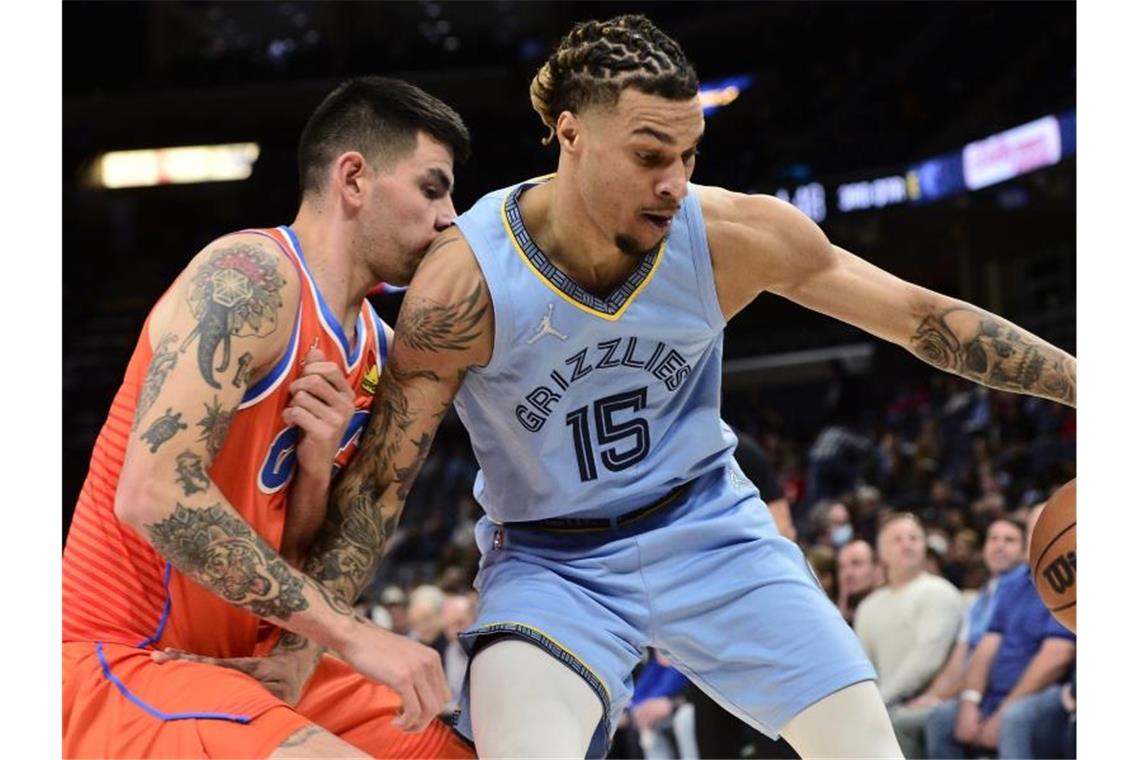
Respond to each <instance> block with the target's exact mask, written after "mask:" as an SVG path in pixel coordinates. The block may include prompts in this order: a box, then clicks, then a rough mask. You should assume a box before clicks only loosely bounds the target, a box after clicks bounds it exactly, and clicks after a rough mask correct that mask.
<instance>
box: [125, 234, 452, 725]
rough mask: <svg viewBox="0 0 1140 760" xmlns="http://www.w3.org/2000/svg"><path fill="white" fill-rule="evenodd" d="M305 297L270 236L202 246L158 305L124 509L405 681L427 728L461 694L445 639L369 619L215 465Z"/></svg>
mask: <svg viewBox="0 0 1140 760" xmlns="http://www.w3.org/2000/svg"><path fill="white" fill-rule="evenodd" d="M298 299H299V283H298V282H297V277H296V274H295V270H294V269H293V267H292V265H291V264H290V263H288V260H287V259H286V258H285V256H284V254H283V253H281V252H280V251H279V250H277V249H276V248H275V247H274V246H272V245H269V244H267V243H266V242H265V241H263V240H262V239H261V238H260V237H258V236H254V235H233V236H229V237H226V238H223V239H221V240H219V241H217V242H216V243H215V244H213V245H211V246H209V247H207V248H206V249H205V250H204V251H203V252H202V253H200V254H199V255H198V256H197V257H195V259H194V261H193V262H191V264H190V266H189V267H188V268H187V271H186V272H185V273H184V274H183V275H182V276H181V277H180V278H179V280H178V282H177V283H176V284H175V287H173V288H171V290H170V292H169V293H168V294H167V295H166V296H165V297H164V299H163V301H162V302H161V303H160V304H158V306H156V308H155V310H154V313H153V314H152V317H151V329H152V331H153V333H154V334H155V335H160V336H162V337H160V338H159V339H158V340H157V341H156V353H155V360H154V361H152V362H151V364H150V367H149V368H148V373H147V377H146V379H145V381H144V383H143V388H142V391H141V393H140V400H139V405H138V409H137V413H136V417H135V423H134V428H135V429H134V432H132V434H131V437H130V439H129V443H128V446H127V451H126V456H125V460H124V464H123V469H122V474H121V476H120V480H119V484H118V487H117V490H116V496H115V513H116V515H117V516H118V517H119V519H121V520H122V521H123V522H125V523H127V524H128V525H130V526H131V527H132V528H133V529H134V530H136V531H137V532H138V533H139V534H140V535H141V536H142V537H143V538H144V539H146V540H147V541H149V542H150V543H151V544H152V545H153V546H154V547H155V549H157V550H158V552H159V553H161V554H162V555H163V556H165V557H166V558H167V559H168V560H170V562H171V563H172V564H173V565H174V567H175V568H177V569H178V570H179V571H180V572H181V573H183V574H184V575H186V576H187V577H189V578H191V579H193V580H194V581H196V582H198V583H200V584H201V585H202V586H204V587H205V588H206V589H207V590H209V591H211V592H213V593H214V594H216V595H218V596H219V597H221V598H223V599H225V600H226V601H227V602H230V603H231V604H234V605H236V606H238V607H241V608H243V609H245V610H247V611H249V612H251V613H253V614H254V615H257V616H259V617H262V618H265V619H267V620H270V621H272V622H274V623H276V624H278V625H280V626H282V627H284V628H286V629H288V630H290V631H292V632H294V633H296V634H299V635H302V636H305V637H308V638H310V639H312V640H313V641H315V642H317V643H319V644H321V645H324V646H328V647H332V648H335V649H337V650H338V651H340V652H341V653H342V654H344V656H345V658H346V659H347V660H348V661H349V663H350V664H351V665H353V667H355V668H356V669H357V670H359V671H360V672H362V673H363V674H364V675H366V676H369V677H371V678H374V679H376V680H378V681H381V682H383V683H387V684H389V685H391V686H392V687H393V688H395V689H396V691H397V692H399V693H400V695H401V697H403V700H404V708H405V716H404V723H403V725H405V726H407V727H410V728H414V729H419V728H422V726H423V725H426V723H427V721H429V720H430V719H431V717H432V716H433V715H434V714H435V712H436V711H437V710H438V709H439V707H440V706H442V704H444V703H445V702H446V701H447V685H446V680H445V679H444V678H443V671H442V668H441V667H440V666H439V662H438V660H439V658H438V656H437V655H435V653H434V651H432V650H430V649H429V648H427V647H422V646H421V645H418V644H415V642H411V641H407V640H398V639H402V637H398V636H395V635H394V634H390V633H388V632H386V631H383V630H382V629H380V628H378V627H376V626H373V625H371V624H370V623H368V622H366V621H364V620H363V619H360V618H359V617H357V616H355V615H354V614H353V610H352V607H351V606H350V605H348V604H347V603H345V602H344V601H343V600H341V599H340V598H339V597H337V596H336V595H335V594H333V593H330V592H329V591H328V590H327V589H325V588H324V587H323V586H322V585H321V584H319V583H317V582H316V581H314V580H313V579H312V578H311V577H309V576H307V575H304V574H303V573H301V572H299V571H297V570H295V569H293V568H292V567H290V566H289V564H288V563H287V562H286V561H285V560H284V559H283V558H282V557H281V556H280V555H279V554H278V553H277V552H276V551H274V549H273V548H272V547H271V546H270V545H269V544H268V543H267V542H266V541H265V540H264V539H263V538H262V537H261V536H260V535H259V534H258V533H257V532H256V531H255V530H254V529H253V527H252V526H251V525H250V524H249V523H248V522H246V521H245V519H243V518H242V516H241V515H240V514H239V513H238V512H237V510H235V509H234V507H233V506H232V505H231V504H230V503H229V502H228V501H227V499H226V496H225V495H224V494H223V493H222V491H221V489H220V488H219V487H218V485H217V483H215V482H214V481H213V479H212V478H211V477H210V475H209V470H210V466H211V464H212V463H213V461H214V459H215V457H216V456H217V455H218V453H219V452H220V451H221V449H222V446H223V444H224V442H225V440H226V436H227V433H228V429H229V425H230V422H231V421H232V419H233V417H234V415H235V414H236V412H237V406H238V404H239V403H240V401H241V396H242V394H243V392H244V390H245V387H246V384H247V383H248V381H249V377H250V376H251V373H250V369H251V368H253V369H254V372H253V375H254V376H255V375H256V371H257V370H259V369H262V368H266V367H269V366H271V365H272V363H273V362H274V361H275V360H276V359H277V358H278V357H279V356H280V354H281V352H282V350H283V348H284V346H285V342H286V341H287V340H288V338H289V335H290V333H291V328H292V324H291V320H292V318H293V315H294V314H296V307H297V303H298ZM279 322H280V324H279ZM160 357H161V358H160ZM235 381H236V382H235ZM199 417H200V419H199ZM195 420H196V424H195V425H194V426H193V427H192V425H191V423H193V422H194V421H195ZM140 431H141V432H140ZM408 645H412V646H408ZM380 650H385V651H386V652H387V653H386V654H385V655H383V656H378V655H377V654H376V652H377V651H380ZM421 650H422V651H421ZM391 653H396V654H397V656H398V657H399V658H400V659H396V657H393V655H392V654H391ZM432 656H434V657H435V662H434V667H433V663H432V661H431V657H432ZM425 708H426V709H425Z"/></svg>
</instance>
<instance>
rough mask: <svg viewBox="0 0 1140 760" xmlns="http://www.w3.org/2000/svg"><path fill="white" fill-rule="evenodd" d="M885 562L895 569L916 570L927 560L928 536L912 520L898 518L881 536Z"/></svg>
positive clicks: (880, 550) (881, 547)
mask: <svg viewBox="0 0 1140 760" xmlns="http://www.w3.org/2000/svg"><path fill="white" fill-rule="evenodd" d="M879 541H880V547H879V554H881V555H882V557H883V564H885V565H886V566H887V567H888V568H891V569H893V570H915V569H917V568H920V567H922V565H923V564H924V563H925V562H926V537H925V536H924V535H923V532H922V529H921V528H919V527H918V526H917V525H915V524H914V523H913V522H912V521H910V520H896V521H895V522H893V523H891V524H890V525H888V526H887V527H886V528H885V529H884V530H883V532H882V534H880V536H879Z"/></svg>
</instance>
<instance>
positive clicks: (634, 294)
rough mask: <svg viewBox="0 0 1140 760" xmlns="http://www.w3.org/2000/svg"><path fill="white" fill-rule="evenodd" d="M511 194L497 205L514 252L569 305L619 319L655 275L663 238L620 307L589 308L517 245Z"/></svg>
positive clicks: (612, 320)
mask: <svg viewBox="0 0 1140 760" xmlns="http://www.w3.org/2000/svg"><path fill="white" fill-rule="evenodd" d="M553 176H554V175H553V174H548V175H546V176H544V177H538V178H537V180H538V181H543V180H548V179H550V178H551V177H553ZM530 181H534V180H530ZM513 194H514V193H513V192H510V193H507V194H506V196H505V197H504V198H503V205H502V206H500V207H499V214H500V216H501V217H502V219H503V227H504V228H505V229H506V231H507V237H509V238H510V240H511V244H512V245H513V246H514V247H515V252H516V253H518V255H519V258H520V259H522V261H523V263H524V264H526V266H527V269H529V270H530V271H531V272H533V273H534V276H535V277H537V278H538V280H539V282H541V283H542V284H543V285H545V286H546V287H548V288H550V289H551V290H553V291H554V292H555V293H556V294H557V295H558V296H559V297H560V298H561V299H562V300H563V301H565V302H566V303H568V304H570V305H571V306H576V307H578V308H579V309H581V310H582V311H584V312H586V313H587V314H593V315H594V316H595V317H601V318H602V319H604V320H606V321H607V322H615V321H617V320H618V319H620V318H621V315H622V314H625V310H626V309H628V308H629V307H630V305H631V304H633V302H634V300H635V299H636V298H637V296H638V295H639V294H640V293H641V291H642V290H644V289H645V286H646V285H648V284H649V281H650V280H652V279H653V275H655V274H656V273H657V269H658V267H660V266H661V260H662V259H663V258H665V256H664V253H665V239H664V238H662V240H661V243H660V244H658V246H657V252H656V253H655V254H654V256H656V258H655V259H654V261H653V267H652V268H651V269H650V270H649V274H647V275H645V279H644V280H642V281H641V284H640V285H638V286H637V287H636V288H634V290H633V292H632V293H630V294H629V297H628V298H626V299H625V303H623V304H622V305H621V307H620V308H619V309H618V310H617V311H615V312H614V313H613V314H606V313H605V312H604V311H598V310H597V309H594V308H591V307H589V306H587V305H586V304H584V303H582V302H581V301H579V300H578V299H576V298H574V297H573V296H571V295H569V294H567V293H565V292H563V291H562V289H561V288H559V287H558V286H557V285H555V284H554V283H553V282H551V281H550V280H549V279H547V277H546V275H544V274H543V273H542V272H540V271H538V269H537V268H536V267H535V266H534V264H533V263H531V260H530V258H528V257H527V255H526V251H524V250H523V249H522V246H521V245H519V241H518V238H516V237H515V231H514V230H513V229H511V223H510V221H509V220H508V219H507V202H508V201H510V199H511V196H512V195H513ZM536 245H537V244H536Z"/></svg>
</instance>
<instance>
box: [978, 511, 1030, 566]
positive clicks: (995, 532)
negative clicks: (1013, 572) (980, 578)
mask: <svg viewBox="0 0 1140 760" xmlns="http://www.w3.org/2000/svg"><path fill="white" fill-rule="evenodd" d="M1024 557H1025V540H1024V538H1023V537H1022V535H1021V531H1019V530H1018V529H1017V528H1015V527H1014V526H1012V525H1010V524H1009V523H1007V522H995V523H994V524H993V525H991V526H990V529H989V530H988V531H986V545H985V546H984V547H983V548H982V560H983V561H984V562H985V563H986V568H987V569H988V570H989V571H990V574H991V575H999V574H1001V573H1004V572H1005V571H1006V570H1009V569H1010V568H1011V567H1013V566H1014V565H1016V564H1017V563H1018V562H1020V561H1021V560H1022V559H1023V558H1024Z"/></svg>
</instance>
